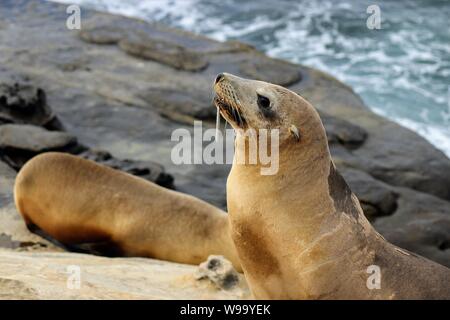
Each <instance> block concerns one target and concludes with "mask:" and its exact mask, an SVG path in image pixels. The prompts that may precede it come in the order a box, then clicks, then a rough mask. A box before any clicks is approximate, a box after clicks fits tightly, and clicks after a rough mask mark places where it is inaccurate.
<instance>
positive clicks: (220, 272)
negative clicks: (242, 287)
mask: <svg viewBox="0 0 450 320" xmlns="http://www.w3.org/2000/svg"><path fill="white" fill-rule="evenodd" d="M196 278H197V279H198V280H203V279H209V280H210V281H211V282H212V283H214V284H215V285H216V286H217V287H218V288H220V289H224V290H230V289H233V288H235V287H236V286H238V284H239V281H240V280H241V279H240V276H239V273H238V272H237V271H236V270H235V269H234V267H233V265H232V264H231V262H230V261H228V260H227V259H225V258H224V257H223V256H216V255H212V256H209V257H208V260H206V261H205V262H203V263H201V264H200V266H199V268H198V271H197V275H196Z"/></svg>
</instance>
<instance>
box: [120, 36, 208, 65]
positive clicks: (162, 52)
mask: <svg viewBox="0 0 450 320" xmlns="http://www.w3.org/2000/svg"><path fill="white" fill-rule="evenodd" d="M119 47H120V48H121V49H122V50H124V51H125V52H126V53H129V54H131V55H133V56H136V57H139V58H143V59H149V60H155V61H157V62H160V63H163V64H166V65H168V66H171V67H172V68H175V69H179V70H185V71H199V70H202V69H204V68H206V67H207V66H208V61H207V60H206V59H205V58H204V56H202V55H199V54H197V53H196V52H194V51H190V50H187V49H185V48H184V47H182V46H178V45H176V44H172V43H170V42H168V41H165V40H159V39H152V38H150V37H148V36H145V35H140V36H137V35H134V37H127V38H125V39H122V40H120V41H119Z"/></svg>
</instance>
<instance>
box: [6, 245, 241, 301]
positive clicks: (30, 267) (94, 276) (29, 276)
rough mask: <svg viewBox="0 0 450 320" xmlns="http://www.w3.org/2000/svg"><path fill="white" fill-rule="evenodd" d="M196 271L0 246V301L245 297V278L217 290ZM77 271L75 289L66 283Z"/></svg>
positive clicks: (153, 262)
mask: <svg viewBox="0 0 450 320" xmlns="http://www.w3.org/2000/svg"><path fill="white" fill-rule="evenodd" d="M23 266H26V268H24V267H23ZM196 269H197V268H196V267H195V266H190V265H183V264H176V263H171V262H165V261H158V260H152V259H143V258H114V259H112V258H104V257H96V256H92V255H85V254H76V253H44V252H33V253H29V252H12V251H5V250H0V270H2V274H1V276H0V299H221V300H228V299H249V298H250V292H249V290H248V287H247V285H246V283H245V280H243V279H242V280H241V283H240V288H242V289H241V290H222V289H218V288H217V287H216V286H215V285H214V284H212V283H209V282H207V281H197V280H196V279H195V272H196ZM78 271H79V272H80V273H79V275H80V278H79V279H80V282H79V287H78V286H77V284H78V282H77V281H74V282H70V280H72V279H75V278H74V277H76V276H77V273H76V272H78ZM75 280H77V279H75Z"/></svg>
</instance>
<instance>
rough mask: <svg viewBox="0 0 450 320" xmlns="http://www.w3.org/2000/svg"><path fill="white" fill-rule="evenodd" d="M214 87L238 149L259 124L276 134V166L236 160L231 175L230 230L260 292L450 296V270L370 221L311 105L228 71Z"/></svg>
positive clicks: (268, 295) (264, 295) (275, 295)
mask: <svg viewBox="0 0 450 320" xmlns="http://www.w3.org/2000/svg"><path fill="white" fill-rule="evenodd" d="M214 89H215V92H216V98H215V102H216V106H217V107H218V108H219V110H220V112H221V114H222V116H223V117H224V118H225V119H226V120H227V121H228V122H229V123H230V124H231V125H232V126H233V128H234V129H236V131H237V136H236V145H244V146H245V148H238V147H237V148H236V150H235V152H236V153H235V158H236V157H237V156H240V157H241V158H246V157H247V155H246V154H239V153H246V152H247V151H248V149H249V148H248V146H249V145H250V143H252V141H251V140H252V139H256V137H258V135H259V132H261V131H260V129H268V130H278V133H279V170H278V172H277V173H276V174H273V175H261V170H260V169H261V167H262V166H263V165H262V164H261V163H260V162H257V163H256V164H249V163H248V162H247V163H245V162H244V163H237V162H236V161H235V162H234V163H233V166H232V169H231V172H230V175H229V177H228V181H227V203H228V210H229V217H230V221H231V233H232V238H233V240H234V243H235V245H236V247H237V250H238V254H239V258H240V260H241V264H242V267H243V270H244V273H245V276H246V278H247V281H248V283H249V286H250V288H251V291H252V292H253V294H254V296H255V297H256V298H259V299H437V298H447V299H448V298H450V269H448V268H446V267H444V266H441V265H439V264H436V263H434V262H432V261H429V260H427V259H425V258H423V257H420V256H417V255H415V254H413V253H410V252H407V251H406V250H403V249H400V248H398V247H396V246H394V245H392V244H390V243H389V242H387V241H386V240H385V239H384V238H383V237H382V236H381V235H380V234H378V233H377V232H376V231H375V230H374V229H373V228H372V226H371V225H370V223H369V222H368V221H367V219H366V218H365V216H364V214H363V212H362V209H361V206H360V204H359V201H358V199H357V198H356V197H355V195H354V194H353V193H352V192H351V190H350V189H349V187H348V186H347V184H346V182H345V181H344V179H343V178H342V176H341V175H340V174H339V173H338V172H337V171H336V168H335V166H334V164H333V162H332V159H331V156H330V152H329V148H328V143H327V137H326V134H325V129H324V127H323V125H322V122H321V120H320V118H319V115H318V114H317V112H316V110H315V109H314V108H313V107H312V105H311V104H309V103H308V102H307V101H306V100H304V99H303V98H302V97H300V96H299V95H297V94H296V93H294V92H291V91H289V90H287V89H285V88H283V87H280V86H277V85H273V84H269V83H265V82H261V81H253V80H247V79H242V78H239V77H236V76H233V75H230V74H221V75H219V76H218V77H217V79H216V83H215V85H214ZM249 129H255V130H256V135H253V136H252V135H248V134H247V132H248V131H249ZM272 143H274V141H272ZM258 151H260V150H258ZM372 280H374V281H372Z"/></svg>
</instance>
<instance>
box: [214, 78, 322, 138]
mask: <svg viewBox="0 0 450 320" xmlns="http://www.w3.org/2000/svg"><path fill="white" fill-rule="evenodd" d="M214 91H215V93H216V96H215V98H214V103H215V105H216V107H217V108H218V109H219V111H220V113H221V115H222V116H223V117H224V118H225V120H227V122H229V123H230V124H231V126H232V127H233V128H234V129H236V130H244V131H246V130H248V129H255V130H256V131H258V130H259V129H267V130H273V129H278V130H279V137H280V143H283V142H286V141H288V142H292V143H297V144H298V143H302V144H305V143H308V142H311V141H317V140H321V141H322V142H324V143H326V135H325V130H324V128H323V125H322V122H321V120H320V118H319V115H318V114H317V112H316V110H315V109H314V107H313V106H312V105H311V104H310V103H309V102H308V101H306V100H305V99H303V98H302V97H301V96H299V95H298V94H297V93H295V92H292V91H290V90H288V89H286V88H283V87H281V86H278V85H275V84H271V83H267V82H264V81H257V80H250V79H244V78H240V77H237V76H234V75H232V74H228V73H221V74H219V75H218V76H217V77H216V80H215V83H214Z"/></svg>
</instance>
